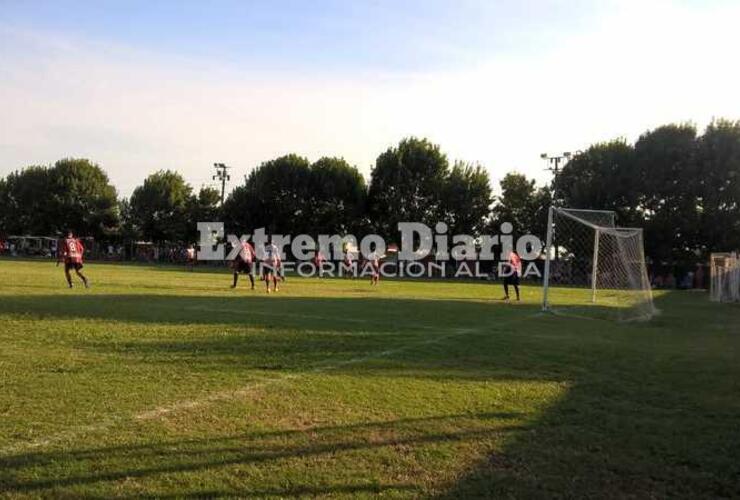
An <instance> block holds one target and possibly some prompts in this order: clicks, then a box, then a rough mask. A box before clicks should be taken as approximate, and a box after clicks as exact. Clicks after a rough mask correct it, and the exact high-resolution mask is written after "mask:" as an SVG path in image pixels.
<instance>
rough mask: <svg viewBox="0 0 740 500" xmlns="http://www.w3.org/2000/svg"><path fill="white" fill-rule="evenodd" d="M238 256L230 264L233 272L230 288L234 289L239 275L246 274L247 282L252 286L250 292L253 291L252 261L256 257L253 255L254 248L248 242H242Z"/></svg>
mask: <svg viewBox="0 0 740 500" xmlns="http://www.w3.org/2000/svg"><path fill="white" fill-rule="evenodd" d="M240 243H241V249H240V250H239V255H237V256H236V258H235V259H234V261H233V262H232V264H231V265H232V268H233V270H234V284H233V285H231V288H236V283H237V281H239V273H247V276H249V281H250V283H251V284H252V290H254V269H253V266H254V261H255V258H256V255H255V253H254V247H252V244H251V243H249V242H248V241H242V242H240Z"/></svg>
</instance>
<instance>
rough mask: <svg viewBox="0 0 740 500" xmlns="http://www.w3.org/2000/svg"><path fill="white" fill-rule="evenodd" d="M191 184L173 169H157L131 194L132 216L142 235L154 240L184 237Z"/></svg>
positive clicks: (160, 240)
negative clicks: (157, 170)
mask: <svg viewBox="0 0 740 500" xmlns="http://www.w3.org/2000/svg"><path fill="white" fill-rule="evenodd" d="M192 191H193V190H192V188H191V187H190V186H189V185H188V184H187V183H186V182H185V179H183V178H182V176H181V175H180V174H178V173H176V172H172V171H169V170H160V171H159V172H156V173H154V174H152V175H150V176H149V177H147V178H146V180H144V184H142V185H141V186H139V187H137V188H136V189H135V190H134V192H133V194H132V195H131V200H130V204H131V219H132V223H133V225H135V226H136V227H138V228H139V230H140V232H141V235H142V236H143V237H144V238H147V239H149V240H152V241H155V242H163V241H172V242H176V241H183V240H185V239H186V238H187V235H188V231H189V222H190V220H189V217H188V215H189V210H188V209H189V208H190V207H192V203H193V202H192V196H193V195H192Z"/></svg>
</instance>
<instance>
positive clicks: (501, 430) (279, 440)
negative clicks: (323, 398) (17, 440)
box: [0, 412, 526, 497]
mask: <svg viewBox="0 0 740 500" xmlns="http://www.w3.org/2000/svg"><path fill="white" fill-rule="evenodd" d="M518 416H519V415H518V414H516V413H511V412H500V413H479V414H472V413H471V414H457V415H438V416H432V417H426V418H408V419H398V420H393V421H383V422H374V423H361V424H353V425H352V424H350V425H338V426H327V427H314V428H308V429H303V430H300V431H294V430H288V431H270V432H254V433H245V434H240V435H235V436H227V437H214V438H209V439H198V440H192V439H191V440H182V441H167V442H157V443H149V444H140V445H130V446H115V447H102V448H97V449H84V450H69V451H59V452H36V453H25V454H18V455H14V456H9V457H0V471H1V472H0V490H2V491H4V492H6V493H31V492H35V491H40V490H47V489H52V488H67V487H75V486H84V485H93V484H99V483H107V482H115V481H119V480H124V479H126V480H130V479H132V478H134V479H142V478H147V477H150V476H157V475H161V474H171V473H188V472H198V471H217V470H219V468H221V467H230V466H237V465H249V464H260V463H268V462H289V461H295V460H300V461H311V460H317V459H319V458H320V457H322V456H325V457H327V458H329V457H335V456H336V455H341V454H351V453H353V452H363V451H367V450H374V449H394V448H404V447H408V446H419V445H425V444H426V445H429V444H435V443H444V442H459V441H472V440H477V439H480V438H483V437H486V436H490V435H492V434H494V433H495V434H506V433H511V432H524V431H526V427H523V426H521V425H514V424H511V423H508V422H510V421H513V420H514V419H516V418H517V417H518ZM461 421H462V422H471V421H475V422H476V423H477V425H478V426H479V428H478V429H461V428H460V427H461ZM288 440H291V441H290V442H288ZM60 466H63V467H64V469H65V470H68V471H71V472H70V473H68V474H65V475H64V477H56V478H53V479H38V478H33V479H21V478H24V477H25V478H27V477H29V473H31V475H33V471H34V470H36V468H39V467H60ZM80 470H87V471H92V472H85V473H79V472H77V471H80ZM360 479H362V478H360ZM358 482H361V481H358ZM366 482H367V481H366ZM374 483H375V484H332V485H330V486H326V487H316V486H313V485H295V486H292V487H290V488H285V489H260V490H245V491H234V490H224V491H209V492H207V493H206V492H197V493H193V492H188V491H183V492H178V493H176V494H173V496H176V497H180V496H189V495H197V496H202V495H208V494H213V495H223V494H228V495H235V494H238V495H252V496H254V495H260V494H267V495H309V494H328V493H353V492H360V491H368V492H375V493H379V492H381V491H383V490H415V489H417V488H418V486H416V485H413V484H390V485H388V484H381V483H378V482H374Z"/></svg>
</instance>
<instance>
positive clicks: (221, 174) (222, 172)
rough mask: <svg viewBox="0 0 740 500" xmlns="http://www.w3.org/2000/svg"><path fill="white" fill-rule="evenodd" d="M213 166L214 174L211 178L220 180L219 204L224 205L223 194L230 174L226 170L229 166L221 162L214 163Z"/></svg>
mask: <svg viewBox="0 0 740 500" xmlns="http://www.w3.org/2000/svg"><path fill="white" fill-rule="evenodd" d="M213 168H215V169H216V175H214V176H213V180H214V181H215V180H217V179H218V180H220V181H221V206H223V205H224V196H225V195H226V181H230V180H231V176H230V175H229V174H228V173H227V172H226V171H227V170H228V169H230V168H231V167H227V166H226V165H224V164H223V163H214V164H213Z"/></svg>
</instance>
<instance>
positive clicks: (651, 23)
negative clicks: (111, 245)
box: [0, 3, 740, 194]
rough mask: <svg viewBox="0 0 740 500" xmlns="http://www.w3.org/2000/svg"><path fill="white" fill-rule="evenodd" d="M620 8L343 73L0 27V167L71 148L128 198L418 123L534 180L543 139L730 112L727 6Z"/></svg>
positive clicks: (387, 141)
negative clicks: (458, 61)
mask: <svg viewBox="0 0 740 500" xmlns="http://www.w3.org/2000/svg"><path fill="white" fill-rule="evenodd" d="M619 5H620V7H619V9H618V10H616V11H615V10H613V9H611V10H609V12H608V15H606V14H605V15H604V16H603V17H595V18H593V19H592V22H591V24H590V25H589V26H586V27H584V28H583V29H582V30H581V31H578V32H569V33H564V34H563V35H562V37H560V38H558V39H557V40H558V41H557V43H553V44H552V46H551V47H549V48H548V49H546V50H538V51H536V52H534V53H529V52H527V51H523V52H522V51H517V53H516V55H514V54H513V53H512V52H507V51H500V52H495V53H492V54H490V55H489V56H485V57H483V56H481V57H480V60H478V61H476V62H475V64H472V63H470V64H466V65H465V67H462V68H461V67H454V68H451V69H449V70H441V69H434V70H431V71H418V70H417V71H415V72H403V71H392V72H379V71H369V70H368V71H360V72H357V71H355V70H353V71H348V72H347V74H346V75H343V74H340V73H338V72H337V71H332V72H327V73H322V71H321V69H320V68H317V70H316V71H311V72H309V71H306V70H300V71H295V72H292V71H289V70H282V71H267V70H259V71H256V70H253V69H251V68H250V67H249V66H248V65H246V66H229V65H226V64H223V63H221V64H216V63H212V62H209V61H207V60H198V59H187V58H184V57H176V56H172V55H164V54H161V53H150V52H147V51H145V50H141V49H133V48H131V47H126V46H115V45H112V44H106V43H101V42H99V41H91V40H84V39H76V38H74V37H71V36H69V35H54V34H50V33H47V32H34V31H19V30H13V29H8V28H2V29H0V44H2V45H3V46H4V47H6V48H7V49H8V50H6V51H4V52H3V53H2V54H1V55H0V68H2V69H0V75H1V76H2V80H1V81H0V106H2V109H3V110H4V115H5V118H4V120H3V121H2V123H0V174H3V173H7V172H8V171H10V170H13V169H15V168H18V167H21V166H23V165H26V164H31V163H48V162H52V161H54V160H56V159H58V158H61V157H65V156H84V157H89V158H91V159H93V160H95V161H97V162H99V163H101V165H103V167H104V168H105V169H106V170H107V171H108V172H109V174H110V176H111V178H112V180H113V181H114V183H115V184H116V185H117V186H118V187H119V189H120V190H121V191H122V192H123V193H124V194H129V193H130V192H131V191H132V190H133V188H134V187H135V186H136V185H138V184H140V183H141V181H142V180H143V178H144V177H145V176H146V175H148V174H149V173H151V172H152V171H154V170H157V169H160V168H172V169H177V170H179V171H181V172H182V173H183V174H184V175H185V176H186V178H187V179H188V180H189V181H190V182H191V183H192V184H194V185H195V186H196V187H198V186H199V185H200V184H202V183H208V182H210V176H211V165H212V163H213V162H215V161H218V162H225V163H227V164H230V165H232V166H234V167H235V170H234V173H235V174H236V175H237V176H238V175H239V174H241V173H246V172H247V171H248V169H250V168H252V167H254V166H256V165H258V164H259V163H260V162H262V161H264V160H267V159H270V158H273V157H275V156H277V155H280V154H284V153H288V152H295V153H298V154H302V155H305V156H308V157H309V159H312V160H313V159H317V158H318V157H320V156H322V155H337V156H343V157H345V158H346V159H347V160H348V161H350V162H352V163H355V164H356V165H358V167H359V168H360V169H361V170H362V171H363V173H365V174H366V175H368V174H369V171H370V165H371V164H372V163H373V162H374V159H375V157H376V156H377V155H378V154H379V153H380V152H381V151H383V150H384V149H386V148H387V147H388V146H390V145H392V144H394V143H396V142H397V141H398V140H399V139H400V138H401V137H404V136H407V135H417V136H427V137H429V138H430V139H432V140H433V141H435V142H438V143H440V144H441V145H442V148H443V150H444V151H446V152H448V153H449V156H450V157H451V159H458V158H459V159H465V160H469V161H477V162H480V163H482V164H483V165H485V166H486V167H487V168H488V169H489V170H490V171H491V174H492V177H493V178H494V179H499V178H501V177H502V176H503V175H504V174H505V173H506V172H507V171H509V170H512V169H518V170H519V171H522V172H524V173H527V174H529V175H535V176H536V177H537V178H538V179H540V180H541V181H544V180H546V176H545V173H544V172H543V170H542V167H543V165H542V164H541V163H540V161H539V159H538V156H539V153H540V152H543V151H549V152H561V151H563V150H574V149H579V148H584V147H586V146H587V145H588V144H590V143H592V142H594V141H599V140H607V139H611V138H614V137H618V136H624V137H626V138H628V139H634V138H636V137H637V135H638V134H639V133H641V132H643V131H645V130H646V129H648V128H650V127H655V126H658V125H661V124H663V123H665V122H670V121H686V120H693V121H695V122H698V123H699V124H700V125H701V124H704V123H706V122H707V121H708V120H710V119H711V117H712V116H728V117H731V118H732V117H735V118H737V117H740V96H738V94H737V92H736V89H737V88H738V84H740V70H739V69H738V68H737V65H736V64H734V57H735V53H734V52H735V49H736V47H738V42H740V35H738V32H737V30H735V29H734V26H733V21H734V20H735V19H738V18H739V15H740V8H738V6H735V5H733V4H716V5H713V6H711V7H707V8H703V7H700V6H694V7H691V6H682V5H676V4H668V3H650V5H649V6H646V5H645V4H644V3H642V4H625V3H620V4H619ZM533 36H536V35H535V34H533ZM523 53H524V54H526V55H522V54H523ZM235 180H237V181H238V180H239V179H238V178H237V179H235Z"/></svg>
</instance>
